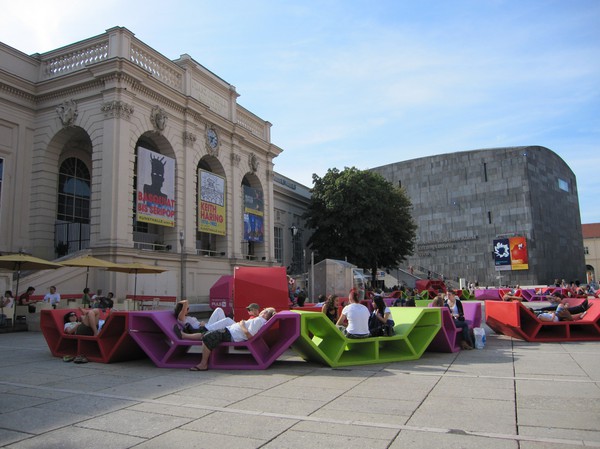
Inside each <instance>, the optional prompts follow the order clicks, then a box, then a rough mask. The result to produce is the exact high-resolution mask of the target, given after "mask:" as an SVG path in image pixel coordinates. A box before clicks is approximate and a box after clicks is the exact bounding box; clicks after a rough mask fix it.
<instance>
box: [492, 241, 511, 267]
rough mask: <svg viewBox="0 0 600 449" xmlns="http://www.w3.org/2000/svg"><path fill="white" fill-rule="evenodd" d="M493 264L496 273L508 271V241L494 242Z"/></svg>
mask: <svg viewBox="0 0 600 449" xmlns="http://www.w3.org/2000/svg"><path fill="white" fill-rule="evenodd" d="M494 264H495V265H496V271H504V270H510V269H511V266H510V246H509V242H508V239H495V240H494Z"/></svg>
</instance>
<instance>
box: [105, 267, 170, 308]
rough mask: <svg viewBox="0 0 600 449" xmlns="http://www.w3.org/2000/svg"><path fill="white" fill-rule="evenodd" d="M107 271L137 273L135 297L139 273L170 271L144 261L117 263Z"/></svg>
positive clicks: (134, 295) (135, 289) (134, 297)
mask: <svg viewBox="0 0 600 449" xmlns="http://www.w3.org/2000/svg"><path fill="white" fill-rule="evenodd" d="M106 270H107V271H116V272H117V273H130V274H135V282H134V288H133V299H134V300H135V299H136V296H137V275H138V273H139V274H159V273H164V272H165V271H169V270H167V269H166V268H162V267H158V266H156V265H146V264H143V263H138V262H134V263H124V264H115V265H114V266H112V267H110V268H107V269H106Z"/></svg>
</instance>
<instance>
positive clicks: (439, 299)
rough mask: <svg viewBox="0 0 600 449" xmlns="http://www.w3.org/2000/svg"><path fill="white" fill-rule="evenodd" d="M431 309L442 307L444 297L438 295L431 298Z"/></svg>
mask: <svg viewBox="0 0 600 449" xmlns="http://www.w3.org/2000/svg"><path fill="white" fill-rule="evenodd" d="M431 307H444V297H443V296H440V295H438V296H436V297H435V298H433V301H431Z"/></svg>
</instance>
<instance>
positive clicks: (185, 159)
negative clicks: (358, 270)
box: [0, 27, 300, 302]
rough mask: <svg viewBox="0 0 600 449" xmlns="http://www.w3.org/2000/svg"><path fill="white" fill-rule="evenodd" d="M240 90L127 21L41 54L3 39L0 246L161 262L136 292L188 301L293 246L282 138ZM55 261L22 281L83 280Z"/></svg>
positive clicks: (70, 285) (110, 276)
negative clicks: (279, 172) (280, 169)
mask: <svg viewBox="0 0 600 449" xmlns="http://www.w3.org/2000/svg"><path fill="white" fill-rule="evenodd" d="M237 98H238V93H237V91H236V88H235V86H233V85H231V84H229V83H227V82H226V81H224V80H222V79H221V78H219V77H218V76H217V75H215V74H213V73H212V72H210V71H209V70H207V69H206V68H204V67H203V66H202V65H200V64H199V63H197V62H196V61H194V59H192V58H191V57H190V56H188V55H182V56H181V57H180V58H179V59H177V60H173V61H172V60H169V59H168V58H165V57H164V56H163V55H161V54H160V53H158V52H156V51H155V50H154V49H152V48H151V47H149V46H148V45H146V44H145V43H143V42H141V41H140V40H138V39H137V38H136V37H135V36H134V34H133V33H132V32H131V31H129V30H127V29H126V28H121V27H115V28H111V29H109V30H107V31H106V32H105V33H103V34H101V35H98V36H95V37H92V38H89V39H86V40H83V41H81V42H77V43H74V44H72V45H68V46H66V47H63V48H59V49H57V50H53V51H50V52H48V53H44V54H34V55H26V54H24V53H22V52H20V51H18V50H16V49H14V48H11V47H9V46H6V45H4V44H1V43H0V170H1V173H0V182H1V185H0V187H1V190H0V229H1V233H0V252H2V253H3V254H5V253H14V252H19V251H25V252H27V253H31V254H33V255H35V256H38V257H41V258H45V259H50V260H55V259H57V258H61V257H68V256H69V255H71V254H73V253H78V252H81V251H87V252H91V253H92V254H93V255H95V256H98V257H101V258H104V259H107V260H110V261H113V262H118V263H126V262H133V261H137V262H144V263H148V264H153V265H158V266H161V267H164V268H167V269H168V271H167V272H165V273H163V274H160V275H146V276H139V277H138V278H137V294H139V295H174V296H183V297H188V298H189V299H190V300H192V301H199V302H205V301H206V300H207V298H208V290H209V288H210V286H212V284H213V283H214V281H215V280H216V279H217V278H218V277H219V276H220V275H222V274H231V273H232V271H233V266H236V265H245V264H251V265H259V266H260V265H264V266H271V265H279V264H281V263H286V260H284V259H285V257H284V255H283V253H284V246H285V247H287V249H288V251H287V253H288V255H287V257H288V258H289V259H290V260H291V256H290V254H291V251H290V247H289V246H288V245H292V242H291V239H290V240H287V239H284V238H283V236H282V235H281V236H279V235H277V232H279V231H277V229H278V226H276V224H278V225H279V228H281V229H283V228H285V227H287V226H288V222H287V220H283V221H281V220H279V219H276V217H275V216H274V214H273V210H274V204H275V198H274V196H275V194H274V189H273V185H274V177H275V174H274V171H273V167H274V164H273V160H274V158H276V157H277V156H278V155H279V154H280V153H281V151H282V149H281V148H279V147H277V146H276V145H274V144H273V143H272V142H271V137H270V128H271V124H270V123H269V122H268V121H265V120H263V119H261V118H260V117H258V116H256V115H255V114H253V113H252V112H250V111H248V110H247V109H245V108H244V107H243V106H241V105H240V104H238V102H237ZM282 179H283V178H282ZM275 184H276V185H279V184H278V183H277V182H275ZM286 195H287V192H286V190H285V189H283V190H282V191H281V192H280V196H283V197H285V196H286ZM283 203H285V201H283ZM283 208H284V206H279V207H278V210H282V209H283ZM286 212H287V211H286ZM299 215H300V214H299V213H297V212H293V217H297V216H299ZM278 220H279V221H278ZM291 221H292V222H293V223H296V222H298V221H297V218H293V220H291ZM298 223H299V222H298ZM297 226H300V225H299V224H298V225H297ZM274 230H275V231H274ZM281 232H283V231H281ZM278 240H280V242H279V243H277V242H278ZM277 245H279V246H277ZM288 263H289V262H288ZM65 270H68V269H60V270H57V271H56V272H54V273H44V274H40V277H39V278H38V279H36V278H33V279H32V280H31V282H35V281H37V282H39V283H40V284H42V287H41V288H42V289H43V288H45V286H46V285H49V284H46V282H52V281H54V283H56V284H57V286H58V287H59V290H62V291H69V292H77V291H80V290H81V288H82V283H81V278H80V277H79V275H78V274H76V273H75V271H76V269H73V270H72V271H73V274H68V273H69V272H68V271H65ZM80 271H81V270H80ZM92 276H93V277H92V283H93V285H91V286H92V287H93V288H96V287H103V288H104V289H105V291H106V290H113V291H116V292H117V295H118V297H123V296H125V294H131V293H133V286H132V283H133V280H132V279H130V277H128V276H126V275H122V274H116V273H109V272H104V271H102V270H98V272H97V273H94V274H93V275H92Z"/></svg>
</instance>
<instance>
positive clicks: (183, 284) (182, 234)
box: [179, 229, 185, 299]
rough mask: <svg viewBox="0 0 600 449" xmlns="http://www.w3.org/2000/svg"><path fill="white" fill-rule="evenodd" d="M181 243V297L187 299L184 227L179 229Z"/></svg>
mask: <svg viewBox="0 0 600 449" xmlns="http://www.w3.org/2000/svg"><path fill="white" fill-rule="evenodd" d="M179 243H180V244H181V267H180V268H181V276H180V277H181V299H185V266H184V259H183V248H184V246H185V234H184V232H183V229H181V230H180V231H179Z"/></svg>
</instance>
